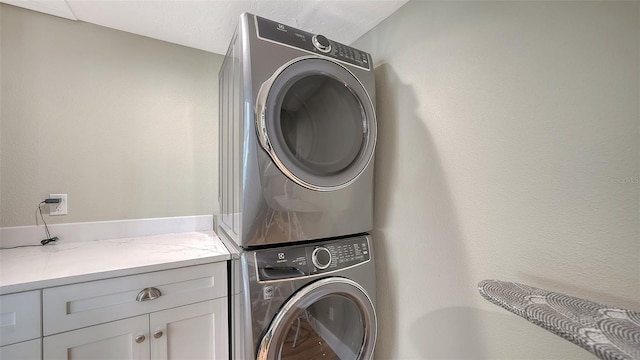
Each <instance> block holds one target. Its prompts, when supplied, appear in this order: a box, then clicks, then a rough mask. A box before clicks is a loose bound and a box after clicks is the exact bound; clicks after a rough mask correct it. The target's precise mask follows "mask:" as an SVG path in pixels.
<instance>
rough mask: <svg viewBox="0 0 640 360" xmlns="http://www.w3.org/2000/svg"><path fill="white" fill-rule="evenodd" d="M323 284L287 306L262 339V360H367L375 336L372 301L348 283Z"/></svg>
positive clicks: (300, 294)
mask: <svg viewBox="0 0 640 360" xmlns="http://www.w3.org/2000/svg"><path fill="white" fill-rule="evenodd" d="M321 281H324V285H322V284H321V286H319V287H317V286H315V287H314V286H312V287H311V288H310V289H306V288H305V289H303V290H301V292H300V293H298V294H296V296H294V297H292V299H291V300H289V302H288V303H287V304H285V305H284V307H283V309H286V311H285V312H284V313H283V312H281V313H279V314H278V316H277V317H276V318H275V319H274V321H273V322H272V324H271V327H270V328H269V329H268V331H267V332H266V334H265V336H264V337H263V339H262V342H261V344H260V347H259V350H258V356H257V358H258V359H290V360H297V359H300V360H302V359H305V360H306V359H334V360H338V359H340V360H343V359H349V360H355V359H369V357H370V356H371V354H372V353H373V347H374V344H375V334H376V319H375V313H374V310H373V305H372V304H371V301H370V299H369V298H368V296H367V295H366V294H365V293H364V292H363V290H362V288H360V287H359V286H358V285H357V284H355V283H353V282H351V281H350V280H346V279H342V278H334V279H331V278H329V279H323V280H321ZM319 282H320V281H319ZM319 282H316V283H314V284H316V285H318V284H317V283H319ZM349 282H350V283H349Z"/></svg>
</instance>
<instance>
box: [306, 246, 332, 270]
mask: <svg viewBox="0 0 640 360" xmlns="http://www.w3.org/2000/svg"><path fill="white" fill-rule="evenodd" d="M311 261H313V265H315V267H317V268H318V269H320V270H324V269H326V268H328V267H329V265H331V253H330V252H329V250H327V248H325V247H317V248H315V249H314V250H313V253H312V254H311Z"/></svg>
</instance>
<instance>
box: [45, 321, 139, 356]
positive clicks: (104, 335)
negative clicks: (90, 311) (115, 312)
mask: <svg viewBox="0 0 640 360" xmlns="http://www.w3.org/2000/svg"><path fill="white" fill-rule="evenodd" d="M148 330H149V316H148V315H141V316H136V317H133V318H129V319H124V320H119V321H113V322H110V323H106V324H101V325H96V326H90V327H87V328H83V329H78V330H73V331H68V332H65V333H61V334H57V335H52V336H46V337H45V338H44V352H43V355H44V359H45V360H53V359H56V360H57V359H67V360H70V359H105V360H106V359H112V360H127V359H135V360H148V359H149V339H148V338H149V332H148ZM140 336H143V337H144V339H143V338H141V337H140Z"/></svg>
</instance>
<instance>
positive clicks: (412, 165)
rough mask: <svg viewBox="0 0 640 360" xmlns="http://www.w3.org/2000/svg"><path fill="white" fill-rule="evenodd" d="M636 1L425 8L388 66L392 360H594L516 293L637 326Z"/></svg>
mask: <svg viewBox="0 0 640 360" xmlns="http://www.w3.org/2000/svg"><path fill="white" fill-rule="evenodd" d="M639 12H640V3H638V2H475V1H474V2H411V3H408V4H407V5H405V6H404V7H403V8H401V9H400V10H399V11H397V12H396V13H395V14H393V15H392V16H391V17H390V18H388V19H387V20H386V21H384V22H383V23H381V24H380V25H379V26H377V27H376V28H375V29H374V30H372V31H371V32H369V33H368V34H366V35H365V36H364V37H363V38H361V39H360V40H359V41H358V42H356V44H355V45H356V46H358V47H361V48H363V49H365V50H368V51H370V52H372V53H373V55H374V60H375V65H376V70H375V71H376V81H377V84H376V88H377V99H378V104H377V105H378V106H377V111H378V116H379V118H378V121H379V124H378V126H379V131H378V134H379V139H378V147H377V158H376V171H377V173H376V213H375V228H376V231H375V233H374V236H375V237H374V243H375V247H376V249H377V256H378V257H377V260H378V263H377V275H378V279H379V281H378V286H379V287H378V289H379V296H378V311H379V320H380V326H379V331H380V333H379V336H378V348H377V357H378V358H379V359H585V358H591V356H590V355H589V354H588V353H587V352H586V351H584V350H582V349H580V348H579V347H577V346H574V345H572V344H570V343H569V342H565V341H564V340H562V339H560V338H559V337H556V336H555V335H552V334H550V333H547V332H545V331H544V330H541V329H538V328H537V327H535V326H534V325H531V324H529V323H527V322H526V321H524V320H522V319H520V318H518V317H516V316H515V315H511V314H510V313H507V312H506V311H504V310H501V309H500V308H498V307H496V306H494V305H491V304H490V303H488V302H486V301H485V300H483V299H482V298H481V297H480V296H479V294H478V292H477V289H476V285H477V283H478V282H479V281H480V280H483V279H491V278H495V279H502V280H510V281H517V282H522V283H525V284H530V285H533V286H538V287H543V288H548V289H552V290H557V291H562V292H566V293H569V294H573V295H577V296H581V297H585V298H590V299H593V300H595V301H599V302H605V303H610V304H613V305H619V306H623V307H628V308H632V309H636V310H640V211H639V204H640V191H639V189H640V146H639V145H640V133H639V126H640V120H639V119H640V114H639V110H638V108H639V101H640V92H639V84H640V83H639V81H640V73H639V70H640V57H639V53H640V51H639V48H640V20H639Z"/></svg>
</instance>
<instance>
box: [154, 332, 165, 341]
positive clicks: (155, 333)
mask: <svg viewBox="0 0 640 360" xmlns="http://www.w3.org/2000/svg"><path fill="white" fill-rule="evenodd" d="M162 335H163V333H162V330H158V331H156V332H154V333H153V338H154V339H160V338H161V337H162Z"/></svg>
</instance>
